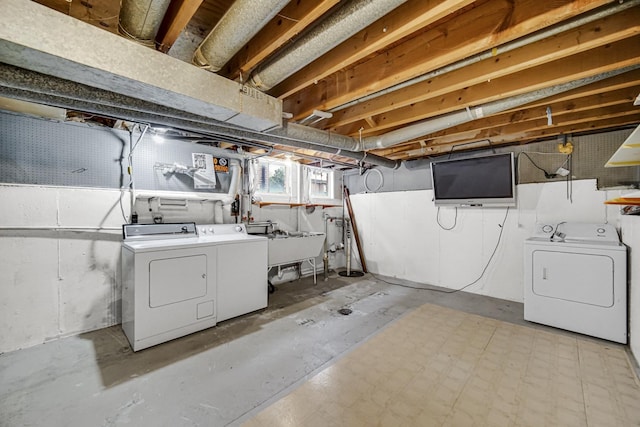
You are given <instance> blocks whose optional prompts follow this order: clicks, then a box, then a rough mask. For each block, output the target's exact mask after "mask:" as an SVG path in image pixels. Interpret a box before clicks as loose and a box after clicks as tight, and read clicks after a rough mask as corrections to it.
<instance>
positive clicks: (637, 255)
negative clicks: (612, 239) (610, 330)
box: [621, 216, 640, 364]
mask: <svg viewBox="0 0 640 427" xmlns="http://www.w3.org/2000/svg"><path fill="white" fill-rule="evenodd" d="M621 223H622V241H623V242H624V243H625V244H626V245H627V246H628V247H629V267H628V270H627V271H628V272H629V279H630V280H629V347H630V348H631V352H632V353H633V356H634V357H635V359H636V363H638V364H640V216H623V217H622V219H621Z"/></svg>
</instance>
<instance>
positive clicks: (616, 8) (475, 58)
mask: <svg viewBox="0 0 640 427" xmlns="http://www.w3.org/2000/svg"><path fill="white" fill-rule="evenodd" d="M638 5H640V0H628V1H625V2H620V3H612V4H609V5H607V6H604V7H602V8H599V9H596V10H594V11H592V12H590V13H588V14H585V15H581V16H578V17H576V18H574V19H572V20H570V21H567V22H563V23H562V24H558V25H553V26H551V27H549V28H545V29H543V30H540V31H537V32H535V33H533V34H530V35H528V36H524V37H521V38H519V39H516V40H513V41H511V42H508V43H505V44H502V45H500V46H498V47H495V48H492V49H488V50H485V51H484V52H480V53H477V54H475V55H471V56H469V57H468V58H465V59H462V60H460V61H457V62H454V63H452V64H449V65H446V66H444V67H441V68H438V69H436V70H433V71H430V72H428V73H426V74H422V75H420V76H418V77H414V78H412V79H409V80H407V81H404V82H402V83H398V84H397V85H393V86H391V87H388V88H386V89H383V90H380V91H378V92H373V93H370V94H369V95H365V96H363V97H362V98H358V99H354V100H353V101H349V102H346V103H344V104H342V105H338V106H336V107H333V108H331V109H329V110H327V111H328V112H330V113H335V112H336V111H340V110H344V109H345V108H349V107H353V106H354V105H358V104H362V103H363V102H367V101H370V100H372V99H375V98H379V97H381V96H384V95H387V94H389V93H393V92H395V91H397V90H400V89H404V88H405V87H409V86H412V85H414V84H417V83H421V82H424V81H427V80H429V79H432V78H434V77H438V76H441V75H443V74H447V73H450V72H452V71H456V70H460V69H462V68H464V67H468V66H469V65H473V64H475V63H477V62H480V61H484V60H485V59H489V58H493V57H495V56H496V55H502V54H504V53H507V52H511V51H512V50H515V49H519V48H521V47H524V46H528V45H530V44H532V43H535V42H538V41H541V40H544V39H547V38H549V37H553V36H555V35H557V34H560V33H563V32H565V31H569V30H572V29H574V28H577V27H579V26H581V25H585V24H588V23H590V22H594V21H596V20H598V19H602V18H606V17H607V16H611V15H614V14H616V13H619V12H622V11H625V10H627V9H630V8H632V7H634V6H638Z"/></svg>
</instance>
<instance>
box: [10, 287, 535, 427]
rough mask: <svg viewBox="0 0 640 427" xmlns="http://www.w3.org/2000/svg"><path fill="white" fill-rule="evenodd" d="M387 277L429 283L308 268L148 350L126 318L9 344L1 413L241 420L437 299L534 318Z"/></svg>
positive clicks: (125, 420)
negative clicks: (314, 274) (133, 342)
mask: <svg viewBox="0 0 640 427" xmlns="http://www.w3.org/2000/svg"><path fill="white" fill-rule="evenodd" d="M382 279H384V280H387V281H389V282H391V281H393V282H395V283H401V284H404V285H405V286H414V287H415V286H420V285H416V284H412V283H410V282H401V281H396V279H386V278H375V277H373V276H371V275H366V276H365V277H363V278H345V277H340V276H338V275H337V274H334V275H332V276H331V277H330V278H329V280H327V281H323V280H322V277H320V278H319V280H318V284H317V285H315V286H314V285H313V281H312V279H311V278H306V279H303V280H300V281H295V282H290V283H286V284H283V285H279V286H278V290H277V291H276V292H275V293H274V294H272V295H270V298H269V306H268V307H267V308H266V309H264V310H261V311H258V312H255V313H251V314H248V315H245V316H241V317H239V318H236V319H231V320H228V321H225V322H222V323H220V324H218V326H216V327H214V328H211V329H208V330H205V331H202V332H199V333H195V334H192V335H189V336H187V337H183V338H180V339H177V340H174V341H171V342H168V343H165V344H161V345H158V346H156V347H152V348H149V349H146V350H143V351H140V352H138V353H133V352H132V351H131V349H130V348H129V345H128V343H127V340H126V338H125V336H124V334H123V333H122V330H121V329H120V327H119V326H115V327H111V328H106V329H101V330H98V331H94V332H90V333H86V334H82V335H79V336H74V337H69V338H65V339H60V340H57V341H53V342H50V343H47V344H43V345H39V346H35V347H32V348H28V349H24V350H19V351H15V352H11V353H6V354H3V355H0V414H2V416H1V417H0V425H1V426H7V427H8V426H30V425H47V426H118V425H153V426H194V425H199V426H224V425H229V424H232V425H237V424H239V423H241V422H242V421H243V420H245V419H247V418H248V417H249V416H251V415H252V414H254V413H255V412H256V411H257V410H258V409H259V408H261V407H264V406H265V405H267V404H269V403H270V402H272V401H274V400H275V399H277V398H278V397H279V396H281V395H283V394H284V393H286V392H287V391H288V390H290V389H292V388H294V387H295V386H296V385H297V384H300V383H301V382H303V381H305V380H307V379H308V378H309V377H310V376H312V375H313V374H314V373H316V372H318V371H319V370H321V369H323V368H324V367H326V366H329V365H331V364H332V363H334V362H335V361H336V360H337V359H338V358H340V357H341V355H344V354H345V353H347V352H349V351H350V350H351V349H353V348H355V347H356V346H358V345H359V344H360V343H362V342H364V341H365V340H366V339H367V338H368V337H370V336H372V335H373V334H375V333H376V332H377V331H379V330H381V329H382V328H384V327H385V326H387V325H388V324H389V323H390V322H393V321H394V320H395V319H398V318H399V317H401V316H402V315H403V314H405V313H407V312H409V311H411V310H412V309H413V308H415V307H418V306H420V305H421V304H424V303H426V302H430V303H434V304H440V305H443V306H447V307H451V308H455V309H460V310H463V311H467V312H470V313H475V314H481V315H484V316H488V317H494V318H497V319H500V320H505V321H509V322H514V323H518V324H527V325H530V324H529V323H527V322H525V321H524V320H522V311H523V310H522V304H518V303H513V302H509V301H503V300H497V299H494V298H488V297H483V296H479V295H474V294H468V293H463V292H459V293H453V294H445V293H437V292H431V291H424V290H416V289H411V288H409V287H401V286H396V285H392V284H389V283H385V282H384V281H382ZM345 307H347V308H350V309H351V310H352V313H351V314H350V315H348V316H344V315H342V314H340V313H338V310H339V309H340V308H345Z"/></svg>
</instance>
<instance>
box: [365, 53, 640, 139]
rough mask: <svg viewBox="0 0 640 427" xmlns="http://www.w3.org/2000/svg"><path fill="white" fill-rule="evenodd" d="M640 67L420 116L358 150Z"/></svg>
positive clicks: (448, 126) (435, 130)
mask: <svg viewBox="0 0 640 427" xmlns="http://www.w3.org/2000/svg"><path fill="white" fill-rule="evenodd" d="M637 68H640V64H637V65H630V66H628V67H624V68H620V69H617V70H613V71H609V72H606V73H601V74H598V75H595V76H590V77H585V78H582V79H578V80H574V81H571V82H568V83H562V84H559V85H555V86H551V87H548V88H544V89H539V90H535V91H533V92H528V93H525V94H522V95H517V96H512V97H509V98H505V99H502V100H499V101H494V102H489V103H487V104H484V105H480V106H477V107H473V108H467V109H465V110H459V111H456V112H453V113H449V114H443V115H441V116H438V117H434V118H432V119H427V120H423V121H421V122H418V123H416V124H413V125H410V126H406V127H404V128H401V129H398V130H394V131H391V132H388V133H385V134H382V135H377V136H370V137H366V138H363V139H362V144H361V146H360V147H359V150H373V149H377V148H388V147H392V146H394V145H397V144H400V143H403V142H407V141H411V140H413V139H417V138H419V137H421V136H425V135H429V134H430V133H433V132H438V131H441V130H444V129H449V128H451V127H454V126H457V125H460V124H463V123H468V122H470V121H473V120H476V119H479V118H482V117H487V116H491V115H493V114H497V113H501V112H503V111H507V110H510V109H512V108H516V107H520V106H522V105H525V104H528V103H530V102H534V101H538V100H540V99H544V98H548V97H550V96H553V95H557V94H559V93H563V92H566V91H569V90H572V89H575V88H578V87H582V86H586V85H588V84H591V83H595V82H598V81H600V80H604V79H608V78H609V77H614V76H617V75H619V74H623V73H626V72H628V71H632V70H635V69H637Z"/></svg>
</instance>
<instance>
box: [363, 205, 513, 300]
mask: <svg viewBox="0 0 640 427" xmlns="http://www.w3.org/2000/svg"><path fill="white" fill-rule="evenodd" d="M508 216H509V208H507V211H506V212H505V214H504V219H503V220H502V223H501V224H498V227H500V233H499V234H498V241H497V242H496V246H495V247H494V248H493V252H492V253H491V256H490V257H489V260H488V261H487V264H486V265H485V266H484V268H483V269H482V273H480V276H478V278H477V279H476V280H474V281H473V282H471V283H468V284H466V285H464V286H463V287H461V288H459V289H449V290H444V289H438V288H422V287H418V286H410V285H405V284H402V283H394V282H389V281H387V280H384V279H381V278H380V277H378V276H376V275H375V274H373V273H370V274H371V275H372V276H373V277H374V278H375V279H376V280H379V281H381V282H384V283H387V284H389V285H394V286H400V287H403V288H409V289H418V290H421V291H432V292H440V293H443V294H453V293H456V292H460V291H463V290H465V289H467V288H468V287H469V286H472V285H475V284H476V283H478V282H479V281H480V279H482V278H483V277H484V274H485V273H486V272H487V269H488V268H489V265H490V264H491V261H492V260H493V257H494V256H495V255H496V252H497V251H498V247H499V246H500V241H501V240H502V233H503V232H504V225H505V223H506V222H507V217H508ZM422 284H423V285H425V286H434V285H431V284H429V283H422Z"/></svg>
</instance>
